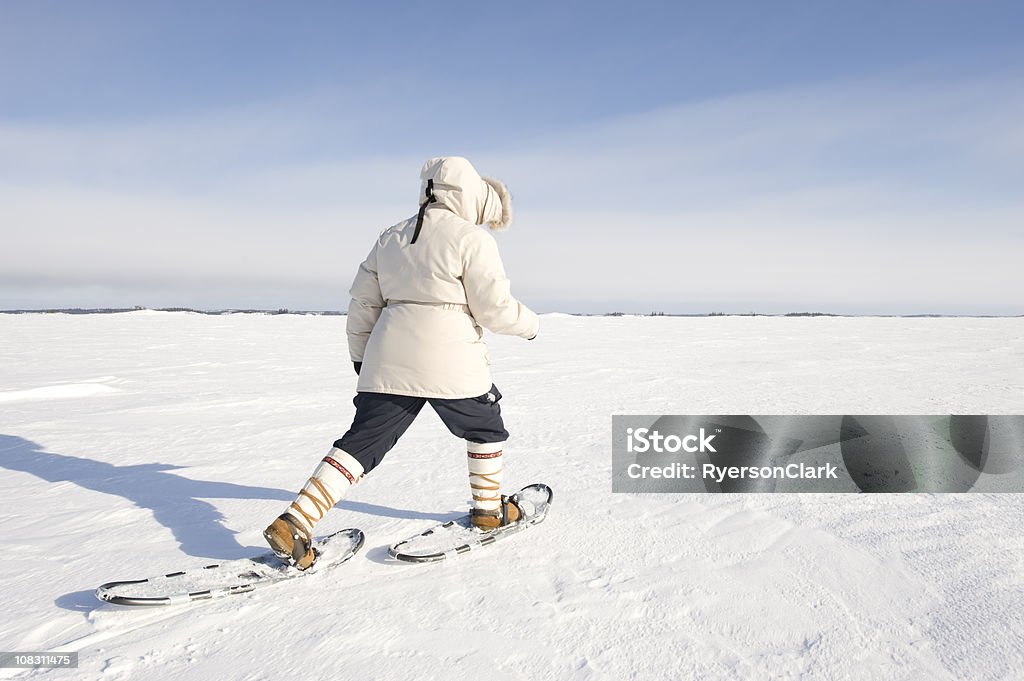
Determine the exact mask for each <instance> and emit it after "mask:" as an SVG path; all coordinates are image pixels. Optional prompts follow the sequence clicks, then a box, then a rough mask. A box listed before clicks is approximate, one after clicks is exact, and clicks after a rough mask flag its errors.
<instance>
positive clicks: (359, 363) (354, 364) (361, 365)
mask: <svg viewBox="0 0 1024 681" xmlns="http://www.w3.org/2000/svg"><path fill="white" fill-rule="evenodd" d="M352 366H353V367H355V370H356V376H358V375H359V370H360V369H362V368H363V363H362V362H352Z"/></svg>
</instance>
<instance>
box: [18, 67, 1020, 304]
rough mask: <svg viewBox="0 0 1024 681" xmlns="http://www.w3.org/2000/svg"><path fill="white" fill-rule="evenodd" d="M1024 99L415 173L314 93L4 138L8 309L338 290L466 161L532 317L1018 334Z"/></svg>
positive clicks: (748, 108) (794, 112)
mask: <svg viewBox="0 0 1024 681" xmlns="http://www.w3.org/2000/svg"><path fill="white" fill-rule="evenodd" d="M1021 85H1024V83H1022V82H1021V81H1020V80H1019V79H1015V78H1013V77H991V78H976V79H958V80H944V79H942V78H937V77H934V76H933V77H929V78H921V79H911V78H909V77H907V76H906V74H904V75H903V76H899V77H894V78H890V79H886V80H874V81H856V82H843V83H829V84H818V85H809V86H804V87H795V88H788V89H785V90H775V91H761V92H750V93H746V94H740V95H735V96H730V97H722V98H717V99H711V100H705V101H698V102H691V103H687V104H681V105H678V106H674V107H668V108H662V109H658V110H654V111H648V112H643V113H639V114H635V115H631V116H626V117H618V118H614V119H608V120H603V121H599V122H596V123H591V124H588V125H586V126H575V127H569V128H566V129H562V130H557V131H553V132H550V133H547V134H544V135H539V136H534V137H531V138H528V139H522V138H520V139H511V138H508V137H505V136H502V135H501V134H500V131H495V135H494V138H493V140H492V141H491V142H489V143H487V144H480V143H476V144H470V145H467V144H466V143H465V142H464V141H461V140H460V139H459V136H458V134H457V132H453V131H451V128H450V127H447V128H444V130H447V132H444V131H442V130H441V128H440V127H439V128H438V130H439V132H438V134H436V135H430V136H428V138H427V139H426V140H425V141H424V142H423V143H422V145H419V146H414V147H411V148H409V149H408V151H407V152H403V153H402V154H400V155H394V154H391V155H374V154H367V153H365V151H364V150H365V148H366V144H365V140H363V141H361V143H360V144H355V143H354V142H351V144H349V142H347V140H348V141H351V140H355V139H357V138H358V136H359V133H360V131H361V130H365V129H367V126H368V125H370V123H368V122H367V121H366V120H361V119H360V117H359V116H357V115H354V114H352V113H351V112H350V113H349V114H347V118H346V117H345V116H339V115H337V107H336V106H335V104H336V102H335V100H332V99H330V98H325V97H324V96H322V95H315V96H309V97H302V98H297V99H286V100H281V101H274V102H269V103H266V104H265V105H253V106H248V107H243V108H238V109H232V110H227V111H220V112H209V113H204V114H202V115H195V116H190V117H185V118H175V119H169V120H159V121H148V122H139V123H136V124H131V125H124V124H118V125H116V126H109V127H107V126H102V127H96V126H93V127H43V126H25V125H15V124H2V123H0V225H2V229H3V233H4V237H3V241H4V249H3V251H2V253H0V271H2V272H3V273H4V274H3V280H0V288H6V289H7V291H8V293H7V298H6V299H7V300H9V301H10V300H12V298H13V296H12V294H11V293H10V292H11V291H14V290H15V286H16V287H17V291H18V292H19V293H17V295H25V294H24V292H25V291H27V290H29V289H32V288H33V287H35V288H36V289H37V291H36V293H34V294H33V295H35V296H36V297H37V298H40V297H41V298H46V295H45V294H43V293H40V292H39V290H38V289H47V287H49V290H50V291H52V292H53V303H52V304H61V300H62V299H63V297H64V296H67V289H66V288H57V286H58V285H59V284H60V285H63V284H72V285H85V284H94V285H100V286H107V287H110V288H108V289H105V290H111V289H115V290H116V289H118V288H120V289H134V290H138V291H141V290H148V289H147V286H150V284H152V286H153V287H155V288H154V290H157V289H159V290H160V291H162V292H163V293H161V295H166V296H168V297H174V296H175V295H176V294H175V285H174V283H173V282H175V281H180V282H182V286H181V287H180V289H178V290H179V291H180V295H181V297H182V298H188V299H187V300H180V303H181V304H193V305H203V304H206V303H205V302H204V299H203V296H204V294H202V293H197V286H196V282H203V281H206V282H209V283H210V286H209V287H207V293H206V294H205V295H206V296H207V298H206V299H210V300H212V297H211V296H213V297H218V296H214V295H213V294H214V293H216V290H217V289H219V290H220V291H221V292H223V291H228V290H235V289H236V288H238V287H234V286H231V282H247V283H248V285H247V286H246V287H245V288H247V290H248V291H249V292H250V293H251V294H255V295H258V293H259V291H265V292H267V294H268V295H270V293H271V292H275V293H279V292H280V291H282V290H289V289H290V290H294V291H296V292H300V291H301V292H302V294H301V295H308V292H309V291H311V290H315V289H316V288H317V287H320V286H322V287H324V288H330V289H332V290H342V291H343V290H344V288H345V287H346V286H347V282H348V280H349V278H350V276H351V273H352V272H353V271H354V269H355V266H356V265H357V263H358V261H359V260H360V259H361V258H362V256H363V255H364V254H365V252H366V250H367V249H368V248H369V245H370V242H371V240H372V237H373V235H374V234H375V233H376V231H377V230H379V229H381V228H383V227H384V226H386V225H387V224H389V223H391V222H394V221H397V220H398V219H401V218H403V217H405V216H406V215H408V214H411V213H413V212H414V210H415V207H416V203H415V202H416V192H417V190H418V183H417V177H416V173H417V172H418V169H419V165H420V164H421V163H422V161H423V159H424V158H425V157H426V156H429V155H433V154H439V153H456V154H464V155H468V156H470V157H471V158H472V159H473V160H474V162H475V163H476V164H477V166H478V167H479V168H480V170H481V171H483V172H485V173H486V174H493V175H496V176H498V177H502V178H503V179H505V180H506V181H507V182H508V184H509V185H510V187H511V188H512V190H513V193H514V194H515V196H516V200H517V209H518V224H517V225H516V226H515V227H514V228H513V230H512V231H510V232H509V233H508V234H506V235H503V236H502V237H501V238H502V241H503V248H504V253H505V256H506V261H507V262H506V264H507V266H508V269H509V270H510V272H511V273H512V274H513V279H514V282H515V284H516V288H517V290H518V291H521V292H522V293H523V294H525V296H526V297H528V298H532V299H533V300H536V301H538V302H539V305H538V306H539V307H545V303H544V301H551V302H550V303H549V305H555V304H556V303H557V305H559V306H562V307H567V306H575V307H576V308H587V309H604V308H606V307H608V306H610V305H613V304H623V305H625V304H630V305H635V306H637V307H638V308H639V309H645V308H644V307H643V306H644V305H646V304H647V303H648V302H649V303H650V305H652V306H653V305H658V306H661V307H662V308H665V309H669V310H692V311H705V310H706V309H707V308H708V306H710V305H716V306H718V307H730V306H731V307H732V308H734V309H740V310H745V309H747V308H748V307H749V306H752V305H753V306H758V308H759V309H766V308H769V307H777V308H784V309H790V308H792V307H794V306H800V305H819V306H822V307H829V308H831V309H849V310H855V311H866V310H870V309H878V311H908V312H911V311H939V312H956V311H977V310H980V309H981V308H982V307H984V308H985V310H986V311H993V310H998V311H1005V312H1020V311H1022V310H1020V309H1019V307H1020V303H1019V301H1021V300H1024V290H1022V286H1024V284H1022V283H1021V278H1020V277H1019V276H1017V277H1015V276H1013V274H1012V273H1013V272H1014V271H1015V269H1014V268H1015V267H1016V265H1015V264H1014V263H1015V262H1016V260H1019V257H1020V254H1021V253H1022V252H1024V249H1022V246H1024V243H1022V236H1021V235H1022V234H1024V229H1022V227H1024V225H1022V224H1021V223H1022V216H1024V200H1022V199H1021V197H1020V195H1019V191H1018V190H1017V188H1019V187H1020V186H1024V154H1021V152H1022V151H1024V124H1022V123H1021V122H1020V121H1024V94H1022V93H1024V88H1022V87H1021ZM442 115H444V112H435V113H433V114H430V115H428V116H426V117H425V119H424V120H421V121H419V122H418V123H419V124H421V125H422V126H423V127H424V129H425V130H430V129H431V127H432V125H433V123H434V122H435V121H434V120H432V119H431V116H442ZM466 115H485V113H483V112H470V113H467V114H466ZM5 281H6V282H7V283H6V284H5V283H4V282H5ZM33 282H34V283H33ZM199 288H201V287H199ZM296 295H299V294H298V293H296ZM72 297H73V296H72ZM33 299H36V298H33ZM219 299H220V297H218V300H219ZM171 302H172V301H170V300H162V301H160V302H159V303H157V302H154V304H170V303H171ZM174 302H179V301H174ZM102 303H103V301H100V300H97V301H95V303H93V304H102ZM7 304H8V305H10V304H11V303H10V302H8V303H7ZM66 304H87V303H85V302H84V301H81V300H79V299H75V300H71V299H68V300H67V303H66ZM218 304H223V303H218ZM336 306H337V307H340V306H341V305H340V304H339V305H336ZM972 306H973V307H972ZM882 307H885V308H886V309H884V310H882V309H879V308H882ZM894 307H895V308H899V309H898V310H895V309H893V308H894ZM968 308H970V309H968Z"/></svg>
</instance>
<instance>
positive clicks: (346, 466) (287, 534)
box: [263, 447, 363, 570]
mask: <svg viewBox="0 0 1024 681" xmlns="http://www.w3.org/2000/svg"><path fill="white" fill-rule="evenodd" d="M362 477H363V466H362V464H360V463H359V462H358V461H356V460H355V459H354V458H352V456H351V455H349V454H348V453H347V452H344V451H342V450H340V449H338V448H336V447H335V448H332V449H331V451H330V452H328V453H327V456H325V457H324V458H323V460H322V461H321V462H320V464H319V465H318V466H317V467H316V469H315V470H314V471H313V474H312V475H311V476H310V477H309V479H308V480H307V481H306V484H305V486H304V487H303V488H302V489H301V490H299V495H298V496H297V497H296V498H295V501H293V502H292V503H291V504H290V505H289V506H288V509H287V510H286V511H285V512H284V513H282V514H281V515H280V516H278V517H277V519H276V520H274V522H272V523H271V524H270V526H269V527H267V529H265V530H264V531H263V537H264V538H265V539H266V540H267V543H268V544H270V548H271V549H273V551H274V554H275V555H276V556H277V557H278V558H280V559H281V560H282V561H284V562H285V563H288V564H289V565H292V566H294V567H297V568H298V569H300V570H306V569H308V568H310V567H311V566H312V565H313V563H315V562H316V558H317V553H316V550H315V549H314V548H313V528H314V527H315V526H316V524H317V523H318V522H319V521H320V520H321V519H322V518H323V517H324V516H325V515H326V514H327V511H329V510H331V508H333V507H334V505H335V504H336V503H337V502H338V500H339V499H341V497H342V496H344V495H345V493H346V492H347V491H348V489H349V488H350V487H351V486H352V485H354V484H356V483H357V482H358V481H359V480H360V479H361V478H362Z"/></svg>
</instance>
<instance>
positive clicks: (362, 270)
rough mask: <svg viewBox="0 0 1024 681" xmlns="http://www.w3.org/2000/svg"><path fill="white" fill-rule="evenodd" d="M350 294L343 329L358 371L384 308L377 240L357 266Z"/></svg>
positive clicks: (349, 351) (350, 355) (357, 371)
mask: <svg viewBox="0 0 1024 681" xmlns="http://www.w3.org/2000/svg"><path fill="white" fill-rule="evenodd" d="M349 294H350V295H351V296H352V302H350V303H349V304H348V317H347V320H346V322H345V330H346V332H347V333H348V353H349V357H350V358H351V359H352V362H353V363H354V364H355V369H356V373H359V369H360V368H361V365H362V363H363V353H364V352H366V343H367V342H368V341H369V340H370V332H371V331H373V326H374V324H376V323H377V320H378V319H379V318H380V313H381V310H382V309H383V308H384V296H383V294H382V293H381V292H380V282H379V281H378V280H377V244H374V245H373V250H372V251H370V254H369V255H368V256H366V260H364V261H363V263H362V264H361V265H360V266H359V271H358V272H356V278H355V280H354V281H353V282H352V288H351V289H349Z"/></svg>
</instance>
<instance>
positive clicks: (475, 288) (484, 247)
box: [462, 230, 540, 340]
mask: <svg viewBox="0 0 1024 681" xmlns="http://www.w3.org/2000/svg"><path fill="white" fill-rule="evenodd" d="M462 257H463V261H462V284H463V286H464V287H465V289H466V302H467V303H468V304H469V310H470V312H471V313H472V315H473V318H474V319H476V321H477V322H478V323H479V324H480V325H481V326H483V327H484V328H485V329H488V330H489V331H492V332H494V333H501V334H507V335H510V336H521V337H522V338H526V339H529V340H533V339H534V338H535V337H536V336H537V331H538V330H539V328H540V319H538V317H537V315H536V313H534V312H533V310H531V309H530V308H528V307H526V306H525V305H523V304H522V303H520V302H519V301H518V300H516V299H515V298H514V297H513V296H512V284H511V282H509V280H508V277H507V276H505V267H504V265H503V264H502V262H501V256H500V255H499V254H498V244H497V242H496V241H495V240H494V237H493V236H491V235H490V234H488V233H487V232H485V231H483V230H478V231H476V232H474V233H472V235H471V236H470V237H469V238H467V240H466V242H465V243H464V248H463V256H462Z"/></svg>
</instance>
